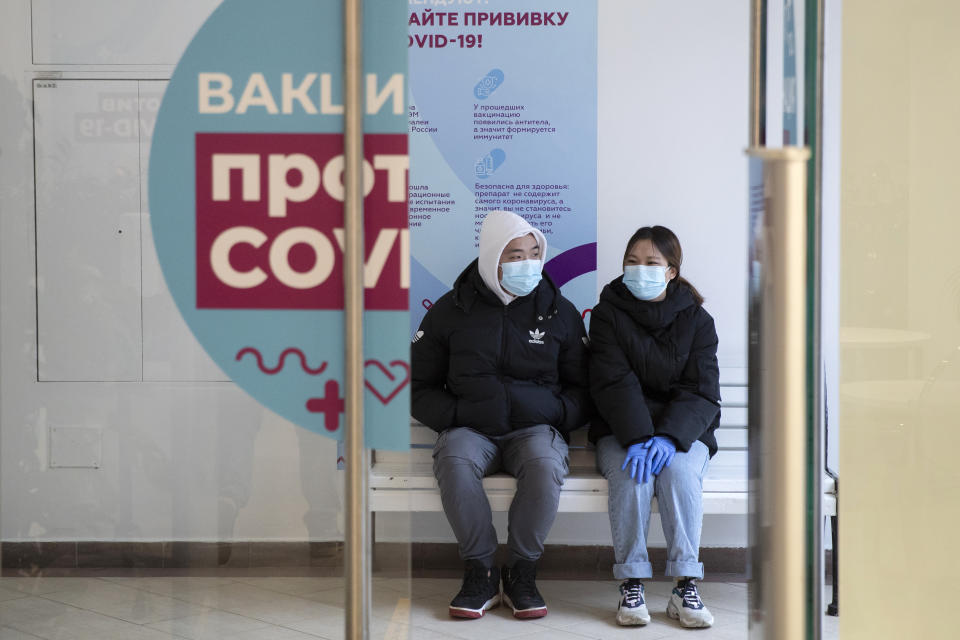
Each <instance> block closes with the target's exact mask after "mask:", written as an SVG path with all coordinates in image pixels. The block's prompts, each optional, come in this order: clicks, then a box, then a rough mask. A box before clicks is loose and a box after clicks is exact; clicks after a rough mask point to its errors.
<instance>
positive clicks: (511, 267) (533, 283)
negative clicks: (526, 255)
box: [500, 260, 543, 296]
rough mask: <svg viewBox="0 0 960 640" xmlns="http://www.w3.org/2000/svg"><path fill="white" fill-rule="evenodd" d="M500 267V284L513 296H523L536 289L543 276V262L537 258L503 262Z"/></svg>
mask: <svg viewBox="0 0 960 640" xmlns="http://www.w3.org/2000/svg"><path fill="white" fill-rule="evenodd" d="M500 269H502V270H503V277H502V278H500V284H501V285H502V286H503V288H504V289H505V290H506V291H507V292H508V293H512V294H513V295H515V296H525V295H527V294H528V293H530V292H531V291H533V290H534V289H536V288H537V285H538V284H540V279H541V278H542V277H543V275H542V271H543V263H541V262H540V261H539V260H518V261H516V262H504V263H501V264H500Z"/></svg>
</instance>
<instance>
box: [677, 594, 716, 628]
mask: <svg viewBox="0 0 960 640" xmlns="http://www.w3.org/2000/svg"><path fill="white" fill-rule="evenodd" d="M667 615H668V616H670V617H671V618H673V619H674V620H679V621H680V626H681V627H686V628H687V629H703V628H706V627H711V626H713V615H711V614H710V613H709V612H708V613H707V616H709V617H704V618H683V617H681V616H680V610H679V609H678V608H677V605H675V604H673V600H671V601H670V603H669V604H667Z"/></svg>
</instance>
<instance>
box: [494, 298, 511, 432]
mask: <svg viewBox="0 0 960 640" xmlns="http://www.w3.org/2000/svg"><path fill="white" fill-rule="evenodd" d="M506 359H507V305H504V307H503V319H502V320H501V322H500V366H499V370H498V371H497V376H498V377H499V378H500V384H501V385H503V398H504V400H505V401H506V403H507V428H508V429H510V413H511V409H510V393H509V391H508V390H507V383H506V382H504V380H503V368H504V361H505V360H506Z"/></svg>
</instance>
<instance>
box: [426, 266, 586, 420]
mask: <svg viewBox="0 0 960 640" xmlns="http://www.w3.org/2000/svg"><path fill="white" fill-rule="evenodd" d="M586 342H587V338H586V331H585V330H584V327H583V320H582V318H581V317H580V314H579V313H578V312H577V310H576V308H574V306H573V305H572V304H571V303H570V302H569V301H568V300H567V299H566V298H564V297H563V296H561V295H560V292H559V291H558V290H557V287H556V286H555V285H554V284H553V281H552V280H550V277H549V276H548V275H547V274H546V273H544V274H543V279H542V280H541V281H540V284H539V285H538V286H537V288H536V289H535V290H534V291H533V292H532V293H530V294H528V295H526V296H523V297H520V298H516V299H515V300H513V301H512V302H511V303H510V304H508V305H504V304H503V302H501V301H500V300H499V299H498V298H497V297H496V296H495V295H494V294H493V292H491V291H490V289H488V288H487V286H486V285H485V284H484V283H483V279H482V278H481V277H480V274H479V272H478V270H477V261H474V262H473V263H472V264H471V265H470V266H469V267H467V268H466V270H464V272H463V273H461V274H460V276H459V277H458V278H457V281H456V282H455V283H454V285H453V290H452V291H449V292H447V293H446V294H444V295H443V296H442V297H441V298H440V299H439V300H437V301H436V303H435V304H434V305H433V307H431V308H430V310H429V311H428V312H427V315H426V316H424V318H423V322H421V323H420V330H419V331H418V332H417V334H416V336H415V337H414V343H413V346H412V348H411V351H412V355H411V363H412V369H413V371H412V374H411V385H412V386H411V402H412V405H413V407H412V413H413V417H414V418H416V419H417V420H419V421H420V422H422V423H423V424H425V425H427V426H428V427H430V428H432V429H434V430H436V431H443V430H444V429H449V428H451V427H470V428H471V429H475V430H477V431H480V432H481V433H485V434H488V435H502V434H505V433H509V432H510V431H513V430H515V429H522V428H523V427H529V426H533V425H536V424H549V425H551V426H553V427H554V428H556V429H557V430H558V431H560V433H562V434H564V436H565V437H566V435H567V434H568V433H569V432H570V431H571V430H573V429H576V428H577V427H580V426H583V425H584V424H585V423H586V422H587V420H588V419H589V417H590V416H589V412H590V396H589V392H588V389H587V362H588V351H587V346H586Z"/></svg>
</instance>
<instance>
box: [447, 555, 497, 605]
mask: <svg viewBox="0 0 960 640" xmlns="http://www.w3.org/2000/svg"><path fill="white" fill-rule="evenodd" d="M498 604H500V570H499V569H497V568H496V567H492V568H490V569H487V568H486V567H485V566H483V563H482V562H480V561H479V560H467V568H466V569H465V570H464V572H463V586H462V587H461V588H460V593H458V594H457V595H456V597H455V598H454V599H453V600H452V601H451V602H450V615H451V616H453V617H454V618H480V617H482V616H483V612H484V611H486V610H487V609H493V608H494V607H495V606H497V605H498Z"/></svg>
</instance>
